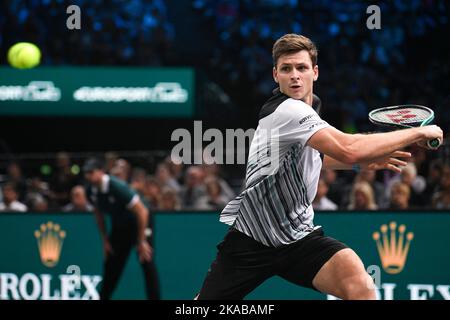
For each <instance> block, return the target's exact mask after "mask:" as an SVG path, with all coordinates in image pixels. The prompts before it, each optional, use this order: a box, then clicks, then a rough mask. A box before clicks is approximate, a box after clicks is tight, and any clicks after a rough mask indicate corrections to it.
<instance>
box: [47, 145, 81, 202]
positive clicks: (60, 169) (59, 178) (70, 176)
mask: <svg viewBox="0 0 450 320" xmlns="http://www.w3.org/2000/svg"><path fill="white" fill-rule="evenodd" d="M77 183H78V177H77V176H76V175H75V174H74V173H72V170H71V160H70V156H69V154H68V153H67V152H58V153H57V155H56V169H55V171H54V173H53V176H52V177H51V179H50V186H51V190H52V191H53V194H52V198H53V199H54V200H55V201H56V204H57V205H58V206H62V205H65V204H67V203H68V202H69V198H70V197H69V191H70V190H71V189H72V187H73V186H75V185H76V184H77Z"/></svg>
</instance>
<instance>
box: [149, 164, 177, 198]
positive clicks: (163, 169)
mask: <svg viewBox="0 0 450 320" xmlns="http://www.w3.org/2000/svg"><path fill="white" fill-rule="evenodd" d="M155 177H156V179H157V180H158V183H159V184H160V185H161V188H171V189H173V190H175V191H176V192H179V191H180V185H179V184H178V182H177V181H176V180H175V179H174V177H172V175H171V173H170V170H169V168H168V167H167V165H166V164H164V163H160V164H159V165H158V167H157V168H156V174H155Z"/></svg>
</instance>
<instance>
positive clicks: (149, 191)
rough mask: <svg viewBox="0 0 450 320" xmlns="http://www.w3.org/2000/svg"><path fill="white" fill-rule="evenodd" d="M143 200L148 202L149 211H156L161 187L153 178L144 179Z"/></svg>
mask: <svg viewBox="0 0 450 320" xmlns="http://www.w3.org/2000/svg"><path fill="white" fill-rule="evenodd" d="M144 198H145V199H146V200H147V201H148V202H149V204H150V209H157V208H158V204H159V202H160V199H161V186H160V185H159V183H158V180H156V179H155V177H153V176H147V177H146V179H145V187H144Z"/></svg>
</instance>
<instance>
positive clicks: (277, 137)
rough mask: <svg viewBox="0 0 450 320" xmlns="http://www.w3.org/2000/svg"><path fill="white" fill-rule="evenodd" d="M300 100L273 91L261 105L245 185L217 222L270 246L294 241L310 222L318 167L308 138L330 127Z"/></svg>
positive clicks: (316, 154) (310, 227)
mask: <svg viewBox="0 0 450 320" xmlns="http://www.w3.org/2000/svg"><path fill="white" fill-rule="evenodd" d="M328 126H329V124H328V123H327V122H325V121H323V120H322V119H321V118H320V116H319V115H318V114H317V113H316V112H315V111H314V109H313V108H312V107H311V106H309V105H307V104H305V103H304V102H302V101H300V100H295V99H292V98H289V97H288V96H286V95H285V94H283V93H281V92H279V91H278V92H277V93H275V95H274V96H272V97H271V98H270V99H269V100H268V101H267V102H266V103H265V104H264V106H263V107H262V109H261V112H260V116H259V123H258V127H257V128H256V131H255V135H254V137H253V140H252V143H251V145H250V152H249V157H248V162H247V170H246V178H245V188H244V190H243V191H242V192H241V194H240V195H239V196H237V197H236V198H235V199H234V200H232V201H230V202H229V203H228V204H227V206H225V208H224V209H223V211H222V213H221V216H220V221H221V222H224V223H226V224H228V225H231V226H233V227H234V228H235V229H237V230H239V231H241V232H243V233H245V234H246V235H248V236H250V237H252V238H253V239H255V240H257V241H259V242H261V243H263V244H265V245H267V246H271V247H280V246H283V245H287V244H290V243H293V242H295V241H298V240H300V239H302V238H303V237H305V236H306V235H308V234H309V233H311V232H312V231H313V230H315V229H317V228H319V227H320V226H316V227H315V226H314V224H313V218H314V210H313V207H312V201H313V199H314V197H315V195H316V192H317V185H318V181H319V176H320V170H321V168H322V159H321V156H320V153H319V152H318V151H317V150H315V149H313V148H311V147H309V146H307V144H306V143H307V141H308V139H309V138H310V137H311V136H312V135H313V134H314V133H316V132H317V131H318V130H321V129H323V128H326V127H328Z"/></svg>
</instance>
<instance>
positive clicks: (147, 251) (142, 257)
mask: <svg viewBox="0 0 450 320" xmlns="http://www.w3.org/2000/svg"><path fill="white" fill-rule="evenodd" d="M137 251H138V255H139V261H140V262H141V263H142V262H144V261H147V262H150V261H151V260H152V257H153V248H152V247H151V246H150V245H149V244H148V242H147V241H145V240H142V241H141V242H139V244H138V245H137Z"/></svg>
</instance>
